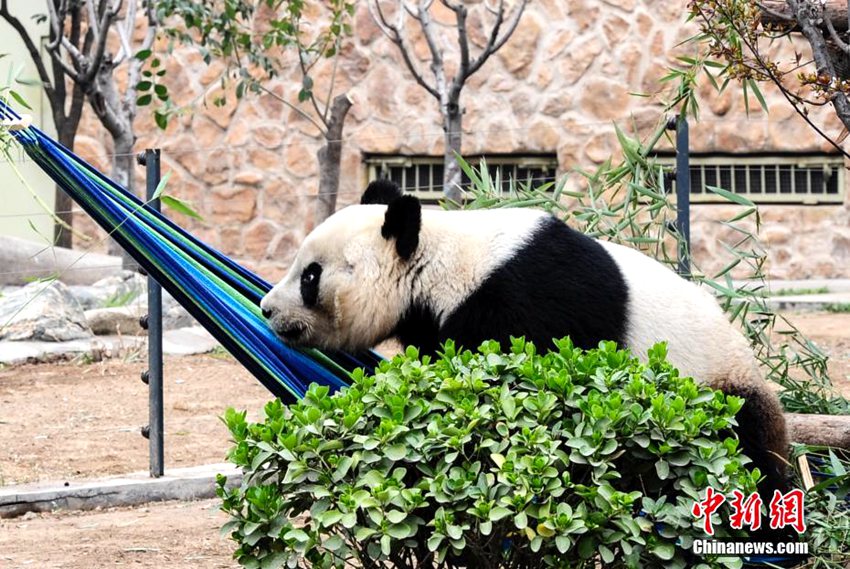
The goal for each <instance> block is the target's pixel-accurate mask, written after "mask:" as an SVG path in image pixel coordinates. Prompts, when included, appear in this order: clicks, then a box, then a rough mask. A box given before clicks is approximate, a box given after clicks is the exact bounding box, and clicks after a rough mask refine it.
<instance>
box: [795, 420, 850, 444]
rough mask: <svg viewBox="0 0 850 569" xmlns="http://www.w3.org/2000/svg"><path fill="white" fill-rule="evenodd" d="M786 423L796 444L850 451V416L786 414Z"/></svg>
mask: <svg viewBox="0 0 850 569" xmlns="http://www.w3.org/2000/svg"><path fill="white" fill-rule="evenodd" d="M785 422H786V424H787V425H788V437H789V438H790V439H791V440H792V441H793V442H795V443H802V444H807V445H823V446H829V447H834V448H842V449H847V450H850V415H807V414H806V415H804V414H801V413H786V414H785Z"/></svg>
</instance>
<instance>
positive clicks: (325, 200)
mask: <svg viewBox="0 0 850 569" xmlns="http://www.w3.org/2000/svg"><path fill="white" fill-rule="evenodd" d="M350 108H351V99H349V98H348V95H338V96H337V97H336V98H334V100H333V104H332V105H331V114H330V118H329V119H328V130H327V132H326V133H325V145H324V146H322V147H321V148H320V149H319V152H318V155H317V157H318V159H319V195H318V196H317V199H316V220H315V223H316V225H318V224H320V223H322V222H323V221H324V220H325V219H327V218H328V217H330V216H331V214H333V212H334V210H335V209H336V199H337V196H338V195H339V176H340V168H341V163H342V129H343V126H344V125H345V117H346V115H347V114H348V110H349V109H350Z"/></svg>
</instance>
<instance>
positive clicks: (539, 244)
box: [441, 216, 629, 348]
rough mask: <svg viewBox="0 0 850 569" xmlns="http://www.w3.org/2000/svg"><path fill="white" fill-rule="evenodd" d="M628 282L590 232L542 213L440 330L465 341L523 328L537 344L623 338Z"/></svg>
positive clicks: (472, 344) (581, 343) (592, 342)
mask: <svg viewBox="0 0 850 569" xmlns="http://www.w3.org/2000/svg"><path fill="white" fill-rule="evenodd" d="M628 302H629V290H628V286H627V283H626V279H625V277H624V275H623V274H622V272H621V270H620V267H619V266H618V264H617V263H616V261H615V260H614V259H613V258H612V257H611V255H610V254H609V253H608V251H607V250H606V249H605V248H604V247H603V246H602V245H601V244H600V243H599V242H598V241H596V240H595V239H593V238H590V237H588V236H586V235H584V234H582V233H581V232H578V231H576V230H574V229H572V228H570V227H569V226H568V225H566V224H565V223H564V222H563V221H561V220H559V219H557V218H556V217H554V216H541V217H540V218H538V220H537V221H536V222H535V223H534V224H533V225H531V226H530V227H529V231H528V234H527V235H526V236H525V238H524V239H522V240H521V241H520V242H518V243H517V246H516V248H515V249H514V251H513V252H512V253H511V254H510V255H509V256H507V257H506V258H505V259H504V260H503V261H502V263H501V264H500V265H499V266H498V267H497V268H495V269H494V270H493V271H492V272H491V273H490V274H489V275H488V276H487V277H486V278H485V279H484V281H483V282H482V283H481V285H480V286H479V287H478V288H477V289H476V290H475V291H474V292H473V293H472V294H470V295H469V296H468V297H467V298H466V299H465V300H464V302H463V303H462V304H461V305H460V306H458V307H457V308H456V309H455V311H454V312H453V313H452V314H451V315H450V316H449V317H448V318H447V320H446V323H445V325H444V327H443V329H442V330H441V333H442V334H443V336H444V337H448V338H455V339H457V340H460V341H461V343H462V344H463V345H465V346H467V347H475V346H477V345H478V343H480V341H482V340H485V339H490V338H493V339H497V340H499V341H501V342H505V341H506V340H508V339H509V338H510V336H525V337H526V339H530V340H532V341H534V342H535V343H536V344H537V345H538V346H548V345H549V344H550V343H551V341H552V339H553V338H562V337H564V336H570V337H571V338H572V339H573V341H574V342H575V343H576V345H578V346H580V347H583V348H592V347H595V346H596V345H597V344H598V343H599V342H600V341H601V340H614V341H616V342H618V343H622V342H623V341H624V339H625V331H626V326H627V308H628Z"/></svg>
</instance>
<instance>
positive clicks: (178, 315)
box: [162, 292, 200, 330]
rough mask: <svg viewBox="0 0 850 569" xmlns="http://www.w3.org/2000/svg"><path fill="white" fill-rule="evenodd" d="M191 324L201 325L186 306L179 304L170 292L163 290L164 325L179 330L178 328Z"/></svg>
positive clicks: (169, 328) (165, 327) (168, 328)
mask: <svg viewBox="0 0 850 569" xmlns="http://www.w3.org/2000/svg"><path fill="white" fill-rule="evenodd" d="M190 326H200V325H199V324H198V323H197V322H196V321H195V319H194V318H192V316H191V315H190V314H189V313H188V312H187V311H186V309H185V308H183V307H182V306H180V305H179V304H177V301H176V300H174V298H173V297H172V296H171V295H170V294H168V293H166V292H163V293H162V327H163V328H164V329H166V330H177V329H178V328H188V327H190Z"/></svg>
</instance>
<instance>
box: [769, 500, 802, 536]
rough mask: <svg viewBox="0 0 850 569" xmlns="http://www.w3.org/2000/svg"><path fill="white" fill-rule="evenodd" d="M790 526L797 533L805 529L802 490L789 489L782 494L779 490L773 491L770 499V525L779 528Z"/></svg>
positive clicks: (772, 527)
mask: <svg viewBox="0 0 850 569" xmlns="http://www.w3.org/2000/svg"><path fill="white" fill-rule="evenodd" d="M785 526H791V527H793V528H794V529H795V530H797V533H803V532H804V531H806V517H805V513H804V511H803V491H802V490H800V489H797V490H791V491H790V492H788V493H787V494H782V492H780V491H779V490H774V491H773V499H772V500H771V501H770V527H771V529H780V528H784V527H785Z"/></svg>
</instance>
